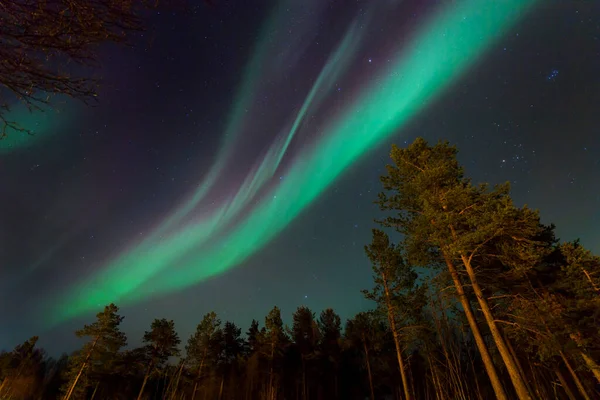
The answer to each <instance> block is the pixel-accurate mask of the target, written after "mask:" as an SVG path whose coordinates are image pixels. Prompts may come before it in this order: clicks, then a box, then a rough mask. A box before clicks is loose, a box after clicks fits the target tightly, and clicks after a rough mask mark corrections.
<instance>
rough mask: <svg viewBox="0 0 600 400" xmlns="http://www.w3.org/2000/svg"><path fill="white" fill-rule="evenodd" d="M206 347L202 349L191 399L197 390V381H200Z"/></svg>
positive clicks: (194, 396)
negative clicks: (202, 352)
mask: <svg viewBox="0 0 600 400" xmlns="http://www.w3.org/2000/svg"><path fill="white" fill-rule="evenodd" d="M206 352H207V349H204V355H203V356H202V361H200V367H199V368H198V376H197V378H196V382H195V383H194V391H193V392H192V400H194V399H195V398H196V390H198V382H200V377H201V375H202V367H204V359H205V358H206Z"/></svg>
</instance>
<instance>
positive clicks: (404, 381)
mask: <svg viewBox="0 0 600 400" xmlns="http://www.w3.org/2000/svg"><path fill="white" fill-rule="evenodd" d="M381 278H382V279H383V289H384V291H385V302H386V306H387V314H388V321H389V322H390V328H391V329H392V336H393V337H394V345H395V346H396V358H397V359H398V367H399V368H400V377H401V378H402V389H403V390H404V398H405V400H410V399H411V396H410V390H409V387H408V385H409V384H408V378H407V376H406V368H405V367H404V360H403V359H402V347H401V344H400V337H399V335H398V330H397V329H396V318H395V316H394V307H393V305H392V300H391V296H390V290H389V288H388V284H387V277H386V276H385V274H384V273H382V274H381ZM304 400H306V399H304Z"/></svg>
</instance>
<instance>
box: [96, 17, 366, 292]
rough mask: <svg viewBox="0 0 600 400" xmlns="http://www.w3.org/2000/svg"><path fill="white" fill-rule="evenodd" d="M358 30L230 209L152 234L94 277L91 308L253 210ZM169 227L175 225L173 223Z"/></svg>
mask: <svg viewBox="0 0 600 400" xmlns="http://www.w3.org/2000/svg"><path fill="white" fill-rule="evenodd" d="M358 32H359V30H358V29H357V26H356V24H353V25H352V26H351V27H350V29H349V30H348V32H347V33H346V35H345V37H344V39H343V40H342V42H341V43H340V45H339V46H338V47H337V49H336V50H335V51H334V52H333V53H332V55H331V56H330V57H329V59H328V61H327V63H326V65H325V67H324V68H323V69H322V71H321V73H320V74H319V76H318V78H317V80H316V81H315V84H314V85H313V87H312V88H311V90H310V91H309V93H308V95H307V97H306V99H305V100H304V103H303V104H302V107H301V108H300V111H299V112H298V114H297V116H296V118H295V120H294V122H293V124H292V127H291V129H290V130H289V132H287V134H286V135H285V136H284V137H282V138H281V139H280V140H279V141H276V142H275V143H273V145H272V146H271V147H270V149H269V151H268V152H267V154H266V156H265V157H264V158H263V161H262V162H261V163H260V165H259V166H258V168H256V169H255V171H254V172H253V173H251V174H249V175H248V176H247V177H246V179H245V180H244V182H243V183H242V185H241V186H240V188H239V189H238V191H237V193H236V195H235V196H233V197H232V199H231V200H230V201H229V202H228V203H227V204H226V205H225V206H222V207H220V208H219V209H218V210H217V211H216V212H215V213H214V214H212V215H210V216H209V217H208V218H206V219H203V220H202V222H201V223H199V224H198V223H196V224H192V225H188V226H187V227H185V228H184V229H182V230H180V231H179V232H176V233H175V234H174V235H172V236H169V237H168V238H167V240H164V241H161V240H160V236H161V234H162V232H163V231H164V229H166V228H165V225H161V226H160V227H159V232H155V233H153V234H152V236H151V238H149V239H147V240H145V241H144V242H143V243H142V244H140V245H139V246H137V247H136V248H134V249H133V250H131V251H129V252H127V253H125V254H124V255H123V256H121V257H120V258H118V259H117V260H115V261H113V262H112V263H111V265H110V266H109V268H108V269H106V270H105V271H103V272H101V274H100V275H99V276H96V277H94V279H93V281H94V282H95V284H97V283H99V282H102V290H101V291H98V292H94V291H90V289H89V288H88V289H86V290H87V291H88V292H87V293H88V294H87V296H88V297H87V298H88V300H90V303H89V304H94V302H96V303H98V302H103V301H105V299H106V298H113V299H120V298H122V297H123V296H125V295H127V294H129V293H131V292H132V291H134V290H136V289H137V288H138V287H139V286H140V285H142V284H143V283H144V282H145V281H146V280H147V279H149V278H151V277H153V276H154V275H156V273H157V272H159V271H160V270H162V269H164V268H167V267H169V266H171V265H172V263H173V262H175V261H176V260H177V259H178V258H180V257H181V255H182V254H185V253H187V252H188V251H190V250H193V249H195V248H197V247H198V246H201V245H202V244H204V243H205V242H206V241H207V240H208V239H210V238H211V236H213V235H214V234H215V233H216V232H217V231H218V230H219V229H222V228H223V227H224V226H226V225H227V224H228V223H229V222H230V221H231V220H232V219H233V218H234V217H235V216H237V215H238V214H239V213H240V212H241V211H242V210H243V209H244V208H245V207H246V206H248V204H249V203H250V202H251V201H252V200H253V199H254V198H255V196H256V194H257V193H258V192H259V190H260V189H261V188H262V187H263V186H264V184H265V183H267V182H268V181H269V180H270V179H271V178H273V175H274V174H275V172H276V171H277V169H278V168H279V166H280V163H281V161H282V159H283V157H284V155H285V153H286V151H287V149H288V146H289V144H290V143H291V141H292V139H293V137H294V135H295V134H296V133H297V131H298V129H299V127H300V126H301V124H302V121H303V119H304V117H305V116H306V113H307V111H308V110H309V109H310V108H311V107H315V106H317V105H318V104H319V103H320V102H321V101H322V100H323V98H324V97H325V95H326V94H327V92H328V91H330V90H331V89H332V87H333V84H334V82H335V81H336V79H338V77H339V75H340V74H342V73H343V72H344V71H345V70H346V69H347V67H348V66H349V65H350V62H351V61H352V56H353V55H355V54H356V50H357V48H358V45H359V43H360V37H359V33H358ZM188 206H190V205H189V203H188V204H186V205H185V207H188ZM191 209H193V207H192V208H191ZM191 209H190V210H189V211H191ZM189 211H188V212H189ZM181 217H183V215H181ZM169 223H173V222H171V221H169ZM157 238H158V240H157ZM86 286H87V285H86Z"/></svg>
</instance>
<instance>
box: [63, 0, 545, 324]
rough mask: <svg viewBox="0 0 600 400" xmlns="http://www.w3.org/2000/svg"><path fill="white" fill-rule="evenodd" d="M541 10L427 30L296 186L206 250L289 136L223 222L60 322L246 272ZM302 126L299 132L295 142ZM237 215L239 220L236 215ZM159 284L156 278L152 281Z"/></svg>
mask: <svg viewBox="0 0 600 400" xmlns="http://www.w3.org/2000/svg"><path fill="white" fill-rule="evenodd" d="M534 2H535V0H503V1H499V2H488V1H481V0H464V1H461V2H459V3H453V4H451V5H449V6H448V7H447V8H445V9H443V10H441V12H439V13H438V14H437V15H436V16H434V17H433V18H432V19H431V20H430V21H429V22H428V23H427V24H426V25H425V26H423V27H422V28H421V29H420V31H419V32H418V33H417V34H416V35H415V39H414V41H413V42H412V45H411V47H410V48H409V49H407V50H406V51H405V52H403V53H402V54H400V55H399V57H397V59H396V60H395V61H394V63H393V64H392V67H391V68H390V69H389V70H388V71H386V72H385V73H384V74H383V75H382V76H381V79H377V80H375V81H374V82H375V83H374V84H372V85H371V86H370V87H369V88H367V90H366V91H365V92H364V93H363V94H362V95H361V96H360V97H359V98H358V99H357V101H355V103H354V104H353V105H352V106H350V107H349V108H348V109H347V110H346V112H345V113H344V114H343V115H342V116H341V117H339V118H337V119H336V120H334V121H332V122H331V123H330V124H328V125H327V127H326V129H325V134H324V135H323V136H322V138H321V140H319V141H318V142H317V143H316V144H315V145H314V147H312V148H311V149H307V150H306V151H305V152H304V154H302V155H301V156H299V157H298V158H297V160H296V162H295V163H294V164H293V166H292V167H291V168H290V170H289V171H288V172H287V173H286V179H285V180H284V181H282V182H281V183H280V185H279V186H278V187H276V188H274V189H273V190H272V191H271V193H270V194H269V195H266V196H265V197H264V198H263V200H262V202H260V203H259V204H258V205H257V206H256V207H255V208H254V209H253V210H252V212H251V213H249V214H248V216H247V218H246V219H245V220H242V221H240V222H239V224H238V225H237V226H234V227H233V229H232V230H231V231H230V232H229V234H228V235H223V236H222V237H221V238H220V239H219V240H217V241H216V243H211V245H210V246H203V247H202V248H199V247H198V244H200V243H202V242H203V241H204V240H205V239H207V238H208V237H209V236H210V234H211V233H212V232H214V230H215V229H216V228H219V227H222V221H223V217H224V216H225V215H233V214H237V212H238V211H239V210H240V209H241V208H242V206H241V205H237V204H238V203H237V202H239V204H247V199H248V198H249V197H250V196H254V195H255V194H256V190H255V188H256V187H259V186H261V185H262V183H264V181H265V180H268V178H269V177H270V176H272V174H273V172H274V170H275V169H276V168H277V166H278V164H279V162H280V161H281V157H282V156H283V153H284V152H285V149H286V148H287V144H285V143H289V142H288V140H287V139H289V140H291V138H290V137H289V135H288V137H287V138H286V141H285V142H284V144H283V145H281V146H276V147H275V148H276V149H277V150H273V151H272V152H271V151H270V152H269V156H268V157H267V158H268V159H269V162H267V163H266V164H265V163H263V164H261V167H259V168H258V169H257V171H256V172H255V174H254V176H252V177H250V178H249V180H248V181H246V182H247V183H245V184H244V185H243V186H242V188H241V189H240V191H239V192H238V196H236V197H235V198H234V199H233V200H232V201H231V202H230V203H229V204H228V205H226V206H225V207H223V208H221V209H219V210H218V211H217V212H216V214H215V217H214V218H209V219H208V220H206V221H202V222H201V223H198V224H194V225H191V226H188V227H186V228H185V229H184V230H182V231H181V232H179V233H176V234H175V235H173V236H170V237H168V238H167V239H166V240H164V241H162V242H158V243H155V246H154V247H153V248H152V249H149V250H148V249H144V250H143V251H135V250H134V251H132V252H129V253H127V254H125V256H124V257H123V260H125V261H127V262H124V263H121V262H118V263H116V264H113V265H112V266H111V267H110V268H109V269H108V270H107V271H109V272H110V273H109V274H104V275H101V276H99V277H97V278H95V279H94V280H92V282H93V283H90V284H86V285H84V286H82V287H81V290H80V292H79V293H72V294H70V296H69V297H68V298H67V299H65V301H64V302H62V303H61V304H60V308H58V309H57V315H55V316H56V317H57V319H58V321H60V320H64V319H66V318H70V317H73V316H77V315H80V314H81V313H83V312H87V311H91V310H94V309H96V308H97V307H98V306H101V305H104V304H106V303H108V302H111V301H120V302H125V303H131V302H135V301H140V300H143V299H145V298H147V297H149V296H154V295H157V294H164V293H169V292H172V291H176V290H181V289H183V288H185V287H189V286H191V285H194V284H197V283H198V282H201V281H203V280H205V279H207V278H209V277H212V276H215V275H218V274H221V273H223V272H225V271H227V270H229V269H231V268H233V267H235V266H236V265H239V264H240V263H241V262H243V261H244V260H246V259H247V258H248V257H249V256H251V255H252V254H254V253H256V252H257V251H258V250H259V249H261V248H262V247H264V246H265V245H266V244H267V243H268V242H269V241H271V240H272V239H273V238H274V237H275V236H277V235H278V234H279V233H280V232H281V231H282V230H283V229H284V228H285V227H286V226H287V225H288V224H289V223H290V222H291V221H293V220H294V219H295V218H296V217H297V216H298V215H299V214H300V213H301V212H302V211H303V210H305V209H306V207H308V206H309V205H310V204H311V203H312V202H313V201H314V200H315V199H316V198H317V197H318V196H319V194H320V193H322V192H323V190H324V189H325V188H326V187H327V186H328V185H330V184H331V183H332V182H333V181H334V180H335V179H336V178H337V177H339V176H340V174H342V172H343V171H344V170H345V169H346V168H347V167H348V166H350V165H351V164H352V163H353V162H355V161H356V160H357V159H359V157H360V156H361V155H363V154H365V153H366V152H368V151H369V150H370V149H372V148H374V147H375V146H377V145H378V144H379V143H381V142H382V141H383V140H385V139H387V138H389V137H390V136H391V135H392V134H393V133H395V132H397V130H398V129H399V128H401V127H402V126H403V125H404V124H406V123H407V122H408V121H409V120H410V119H411V118H412V117H413V116H415V114H416V113H417V112H419V111H421V110H422V109H423V108H425V107H426V106H427V105H428V104H429V103H430V102H431V101H432V100H434V99H435V97H436V96H437V95H439V94H440V93H442V92H443V91H444V89H446V88H447V87H448V86H450V85H451V84H452V83H453V82H454V81H455V80H456V79H458V78H459V77H460V76H461V75H462V74H463V73H464V72H465V71H466V70H467V68H468V67H469V66H471V65H472V64H473V63H474V62H475V61H476V60H477V59H478V58H479V57H480V56H481V55H482V54H483V53H484V51H485V50H486V49H487V48H488V47H489V46H490V45H491V44H492V43H493V41H494V40H495V39H497V38H498V37H500V35H502V33H503V32H505V31H506V30H507V29H508V28H509V27H510V26H512V25H513V24H514V23H515V22H517V21H518V20H519V18H520V17H522V16H523V15H524V13H525V11H526V10H527V9H528V8H529V7H530V6H532V5H533V4H534ZM342 47H343V46H342ZM317 82H318V81H317ZM329 83H331V82H329ZM311 93H313V91H311V92H310V93H309V96H308V97H307V100H308V99H309V98H310V95H311ZM305 104H306V103H305ZM309 105H310V102H309ZM302 109H304V107H303V108H302ZM302 109H301V111H300V112H299V115H298V117H300V120H301V118H302V117H301V115H302V116H303V114H302ZM305 112H306V110H304V113H305ZM297 126H298V125H297V124H294V125H293V127H292V130H291V132H293V133H291V135H292V136H293V135H294V134H295V132H296V130H297V129H298V127H297ZM294 127H295V128H294ZM272 149H273V148H272ZM263 166H264V167H263ZM230 210H234V211H235V213H232V214H229V213H231V211H230ZM190 251H194V252H195V253H196V254H195V256H194V255H193V254H192V255H190V254H189V252H190ZM175 261H177V264H174V262H175ZM140 276H142V277H143V279H140ZM150 277H153V278H154V279H152V280H149V281H147V282H146V280H147V279H148V278H150ZM142 283H144V284H143V285H142Z"/></svg>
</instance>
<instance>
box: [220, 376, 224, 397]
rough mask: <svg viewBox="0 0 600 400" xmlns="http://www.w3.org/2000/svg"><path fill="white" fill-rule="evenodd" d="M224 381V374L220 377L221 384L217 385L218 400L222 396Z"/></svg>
mask: <svg viewBox="0 0 600 400" xmlns="http://www.w3.org/2000/svg"><path fill="white" fill-rule="evenodd" d="M224 383H225V375H223V377H222V378H221V386H220V387H219V400H221V398H222V397H223V384H224Z"/></svg>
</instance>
